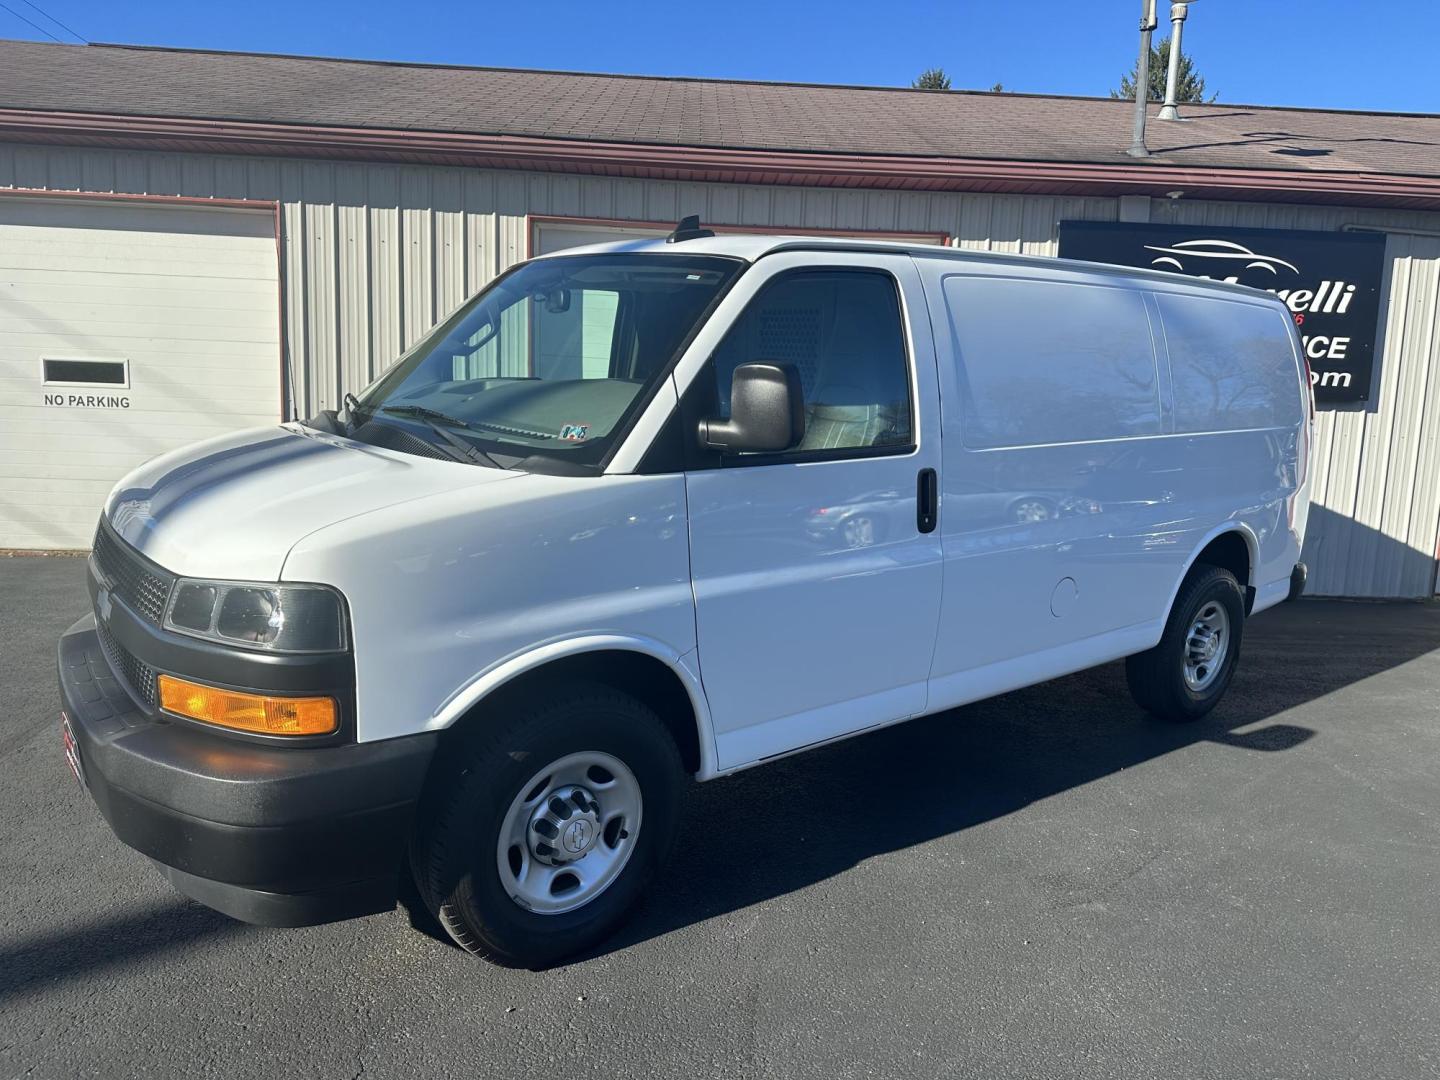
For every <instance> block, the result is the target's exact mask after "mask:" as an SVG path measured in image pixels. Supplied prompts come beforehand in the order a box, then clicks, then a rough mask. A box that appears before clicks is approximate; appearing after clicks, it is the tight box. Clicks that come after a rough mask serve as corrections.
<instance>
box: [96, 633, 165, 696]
mask: <svg viewBox="0 0 1440 1080" xmlns="http://www.w3.org/2000/svg"><path fill="white" fill-rule="evenodd" d="M95 629H96V631H97V636H98V637H99V638H100V648H101V650H102V651H103V652H104V653H105V659H106V660H108V661H110V666H111V667H112V668H114V669H115V672H116V674H118V675H119V676H120V679H121V681H122V682H125V683H126V684H128V685H129V687H130V689H131V690H133V691H134V692H135V693H136V694H137V695H139V697H140V700H141V701H143V702H145V704H147V705H149V706H150V707H151V708H152V709H153V708H154V707H155V669H154V668H152V667H151V666H150V665H149V664H146V663H144V662H143V661H141V660H139V659H137V658H136V657H135V655H134V654H133V653H131V652H130V650H129V649H127V648H125V646H124V645H121V644H120V642H118V641H116V640H115V635H114V634H112V633H110V628H109V627H108V626H106V625H105V623H104V622H103V621H101V620H100V619H96V620H95Z"/></svg>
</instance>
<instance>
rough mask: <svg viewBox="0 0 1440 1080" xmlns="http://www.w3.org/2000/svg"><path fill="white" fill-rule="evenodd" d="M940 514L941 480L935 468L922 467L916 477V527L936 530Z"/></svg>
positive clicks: (923, 529) (925, 531)
mask: <svg viewBox="0 0 1440 1080" xmlns="http://www.w3.org/2000/svg"><path fill="white" fill-rule="evenodd" d="M939 516H940V481H939V480H938V478H937V477H936V475H935V470H934V469H921V470H920V475H919V476H918V477H916V479H915V527H916V528H917V529H919V530H920V531H921V532H922V533H928V532H934V531H935V523H936V521H937V520H938V519H939Z"/></svg>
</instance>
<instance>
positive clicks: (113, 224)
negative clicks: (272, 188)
mask: <svg viewBox="0 0 1440 1080" xmlns="http://www.w3.org/2000/svg"><path fill="white" fill-rule="evenodd" d="M274 220H275V219H274V215H273V213H270V212H267V211H263V210H247V209H229V208H227V209H218V208H207V207H194V206H165V205H157V204H146V203H127V202H121V201H106V200H96V201H88V200H59V199H53V200H45V199H28V198H15V197H10V198H0V548H87V547H89V546H90V540H91V537H92V535H93V534H94V531H95V522H96V519H97V517H98V515H99V513H100V507H101V505H102V503H103V501H104V498H105V495H106V493H107V492H108V491H109V490H110V488H111V487H112V486H113V485H114V483H115V482H116V481H117V480H119V479H120V477H121V476H123V475H124V474H125V473H126V472H128V471H129V470H130V469H132V468H133V467H134V466H136V465H138V464H139V463H140V462H142V461H145V460H146V459H147V458H151V457H154V456H155V455H156V454H159V453H162V452H164V451H166V450H170V449H173V448H175V447H178V446H183V445H184V444H185V443H189V442H194V441H196V440H197V439H203V438H207V437H209V436H211V435H218V434H221V433H223V432H226V431H230V430H233V429H235V428H239V427H245V426H250V425H254V424H266V423H274V422H275V421H277V420H278V419H279V418H280V409H281V386H280V380H281V375H280V344H279V311H278V299H277V297H278V292H277V289H278V284H277V273H278V271H277V265H276V256H275V224H274Z"/></svg>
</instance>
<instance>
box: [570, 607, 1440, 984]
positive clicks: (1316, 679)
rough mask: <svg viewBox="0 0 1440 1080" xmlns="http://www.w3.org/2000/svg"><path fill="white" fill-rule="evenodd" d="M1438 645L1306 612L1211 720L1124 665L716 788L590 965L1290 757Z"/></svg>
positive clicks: (1412, 627) (1412, 624)
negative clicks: (1095, 805)
mask: <svg viewBox="0 0 1440 1080" xmlns="http://www.w3.org/2000/svg"><path fill="white" fill-rule="evenodd" d="M1435 649H1440V606H1436V605H1434V604H1366V603H1355V602H1348V601H1336V600H1302V601H1299V602H1298V603H1293V604H1286V605H1283V606H1282V607H1280V608H1277V609H1274V610H1273V611H1271V612H1266V613H1264V614H1262V615H1260V616H1257V618H1256V619H1255V621H1254V622H1253V623H1251V624H1249V626H1248V627H1247V630H1246V640H1245V652H1244V654H1243V658H1242V663H1241V667H1240V669H1239V670H1238V671H1237V674H1236V679H1235V682H1234V683H1233V684H1232V686H1231V688H1230V690H1229V692H1228V694H1227V696H1226V698H1225V699H1224V701H1223V702H1222V703H1221V705H1220V706H1219V707H1218V708H1217V709H1216V711H1215V712H1214V713H1212V714H1211V716H1209V717H1207V718H1206V719H1204V720H1202V721H1199V722H1198V723H1195V724H1190V725H1170V724H1163V723H1159V722H1156V721H1153V720H1151V719H1149V718H1148V717H1146V716H1145V715H1144V714H1143V713H1141V712H1140V710H1139V709H1138V708H1137V707H1136V706H1134V705H1133V704H1132V702H1131V700H1130V697H1129V695H1128V692H1127V689H1126V686H1125V675H1124V666H1123V664H1110V665H1106V666H1105V667H1102V668H1097V669H1093V670H1091V671H1086V672H1081V673H1079V674H1077V675H1072V676H1068V677H1066V678H1063V679H1058V680H1055V681H1053V682H1051V683H1047V684H1044V685H1041V686H1036V687H1031V688H1028V689H1025V690H1021V691H1017V692H1014V693H1011V694H1007V695H1004V696H1002V697H999V698H994V699H991V700H989V701H984V702H978V703H976V704H974V705H970V706H966V707H964V708H960V709H955V710H951V711H949V712H946V713H941V714H938V715H936V716H932V717H927V718H924V719H920V720H915V721H911V722H910V723H906V724H901V725H898V726H896V727H892V728H887V729H884V730H882V731H878V732H875V733H872V734H870V735H865V736H861V737H858V738H855V739H851V740H848V741H845V742H841V743H837V744H835V745H833V746H831V747H828V748H824V749H820V750H816V751H814V752H811V753H808V754H802V755H799V756H796V757H794V758H790V759H787V760H784V761H780V762H776V763H773V764H771V765H768V766H765V767H762V768H759V769H755V770H752V771H749V772H744V773H740V774H737V775H736V776H734V777H731V778H728V779H725V780H721V781H718V782H715V783H712V784H702V785H699V786H698V787H697V788H696V789H695V791H694V795H693V797H692V798H691V800H690V803H689V806H688V808H687V811H686V816H685V819H684V821H683V822H682V826H681V830H680V836H681V842H680V843H678V844H677V850H676V852H675V855H674V857H672V859H671V860H670V863H669V865H668V866H667V868H666V870H665V871H664V873H663V875H662V880H661V881H659V882H657V884H656V886H654V890H655V891H654V893H653V894H652V898H651V900H650V901H649V902H648V903H647V904H646V905H645V906H644V908H643V909H642V910H641V912H640V913H639V914H638V915H637V917H636V918H635V919H634V920H632V921H631V922H630V923H629V924H628V925H627V926H626V927H625V928H623V929H622V930H621V931H620V932H619V933H618V934H617V935H616V936H614V937H613V938H612V939H611V940H609V941H607V942H606V943H604V944H603V945H602V946H601V947H600V948H598V949H596V950H594V951H592V952H590V953H588V954H586V956H583V957H580V958H577V959H585V958H588V957H593V956H597V955H603V954H605V953H608V952H611V951H614V950H618V949H623V948H625V947H626V946H628V945H631V944H634V943H636V942H639V941H644V940H647V939H649V938H652V937H657V936H659V935H663V934H667V933H670V932H671V931H673V930H677V929H680V928H682V927H685V926H689V925H691V924H694V923H697V922H700V921H703V920H706V919H710V918H713V917H715V916H717V915H723V914H726V913H729V912H733V911H737V910H740V909H743V908H745V907H748V906H750V905H753V904H757V903H760V902H762V901H765V900H769V899H772V898H775V897H778V896H783V895H785V894H787V893H790V892H794V891H796V890H798V889H802V888H804V887H806V886H809V885H813V884H815V883H818V882H821V881H824V880H826V879H828V878H831V877H834V876H835V875H837V874H840V873H843V872H844V871H846V870H848V869H850V868H851V867H854V866H856V865H857V864H859V863H861V862H864V861H865V860H867V859H869V858H871V857H873V856H876V855H880V854H885V853H888V852H894V851H899V850H903V849H905V848H909V847H911V846H913V845H916V844H922V843H925V842H926V841H929V840H933V839H935V838H937V837H940V836H943V835H946V834H949V833H955V832H959V831H961V830H964V829H969V828H971V827H973V826H976V825H979V824H982V823H984V822H988V821H992V820H995V819H997V818H1001V817H1004V816H1005V815H1008V814H1011V813H1013V812H1015V811H1017V810H1019V809H1021V808H1023V807H1025V806H1028V805H1029V804H1031V803H1034V802H1036V801H1038V800H1041V799H1045V798H1047V797H1049V796H1052V795H1055V794H1057V793H1059V792H1063V791H1066V790H1068V789H1071V788H1075V787H1079V786H1081V785H1084V784H1087V783H1089V782H1091V781H1094V780H1097V779H1099V778H1102V777H1105V776H1108V775H1110V774H1112V773H1115V772H1118V771H1119V770H1122V769H1126V768H1130V767H1132V766H1135V765H1137V764H1140V763H1141V762H1145V761H1148V760H1150V759H1152V758H1157V757H1160V756H1161V755H1164V754H1168V753H1171V752H1172V751H1175V750H1178V749H1182V748H1184V747H1187V746H1191V745H1193V744H1196V743H1205V742H1209V743H1217V744H1221V745H1225V746H1231V747H1241V748H1244V749H1247V750H1251V751H1254V752H1257V753H1274V752H1284V751H1286V750H1289V749H1291V748H1293V747H1295V746H1298V745H1300V744H1301V743H1304V742H1306V741H1307V740H1309V739H1310V738H1312V737H1313V736H1314V734H1315V732H1314V731H1313V730H1311V729H1309V728H1307V727H1304V726H1301V725H1298V724H1294V723H1290V722H1288V721H1283V720H1282V721H1276V722H1270V723H1268V724H1267V723H1265V722H1266V721H1271V720H1272V719H1273V718H1275V717H1278V716H1280V715H1281V714H1283V713H1285V712H1286V711H1287V710H1291V709H1294V708H1296V707H1297V706H1301V705H1304V704H1305V703H1307V702H1310V701H1313V700H1315V699H1316V698H1319V697H1323V696H1324V695H1326V694H1329V693H1331V692H1332V691H1335V690H1338V689H1340V688H1342V687H1344V686H1347V685H1350V684H1352V683H1355V682H1358V681H1359V680H1361V679H1364V678H1367V677H1369V676H1372V675H1376V674H1379V673H1380V672H1383V671H1385V670H1387V669H1389V668H1392V667H1395V666H1398V665H1400V664H1403V663H1405V662H1406V661H1408V660H1411V659H1413V658H1415V657H1417V656H1420V655H1423V654H1425V653H1428V652H1431V651H1433V650H1435ZM1257 724H1262V725H1264V726H1261V727H1258V728H1257V727H1255V725H1257ZM687 837H689V838H696V839H697V840H698V842H686V839H685V838H687Z"/></svg>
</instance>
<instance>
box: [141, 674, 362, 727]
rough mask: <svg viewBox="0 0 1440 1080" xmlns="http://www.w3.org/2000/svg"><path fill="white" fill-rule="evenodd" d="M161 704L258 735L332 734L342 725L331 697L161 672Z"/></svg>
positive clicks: (167, 708) (190, 715)
mask: <svg viewBox="0 0 1440 1080" xmlns="http://www.w3.org/2000/svg"><path fill="white" fill-rule="evenodd" d="M159 682H160V707H161V708H162V709H165V710H166V711H167V712H172V713H178V714H179V715H180V716H188V717H189V718H190V719H192V720H203V721H204V722H205V723H207V724H215V725H216V726H218V727H224V728H231V729H233V730H235V731H250V732H254V733H255V734H257V735H328V734H330V733H331V732H332V731H334V730H335V729H336V728H337V727H339V726H340V721H339V716H338V713H337V711H336V708H335V701H334V699H333V698H328V697H268V696H265V695H262V694H244V693H241V692H240V691H238V690H221V689H220V688H219V687H215V686H203V685H201V684H200V683H192V682H186V681H185V680H184V679H177V678H175V677H174V676H172V675H161V676H160V679H159Z"/></svg>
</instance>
